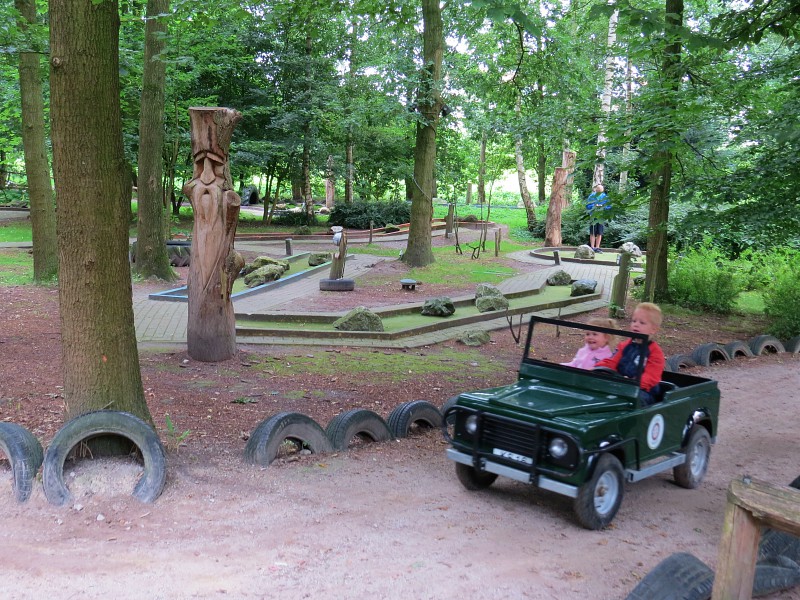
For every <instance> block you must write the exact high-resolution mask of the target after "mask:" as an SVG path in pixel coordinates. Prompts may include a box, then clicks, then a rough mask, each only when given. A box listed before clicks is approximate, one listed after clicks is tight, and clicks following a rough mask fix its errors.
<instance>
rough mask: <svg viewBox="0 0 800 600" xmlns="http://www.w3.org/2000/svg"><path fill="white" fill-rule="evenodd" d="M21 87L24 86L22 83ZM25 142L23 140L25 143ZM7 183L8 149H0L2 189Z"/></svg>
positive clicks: (0, 186) (0, 185) (0, 183)
mask: <svg viewBox="0 0 800 600" xmlns="http://www.w3.org/2000/svg"><path fill="white" fill-rule="evenodd" d="M20 87H22V85H21V84H20ZM21 93H22V91H21V90H20V94H21ZM42 118H44V117H42ZM24 143H25V142H23V145H24ZM7 185H8V164H7V163H6V151H5V150H2V149H0V190H4V189H6V186H7ZM53 229H55V228H53Z"/></svg>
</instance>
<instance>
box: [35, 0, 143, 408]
mask: <svg viewBox="0 0 800 600" xmlns="http://www.w3.org/2000/svg"><path fill="white" fill-rule="evenodd" d="M118 40H119V12H118V7H117V2H116V0H108V1H106V2H102V3H100V4H96V3H94V2H92V0H51V2H50V54H51V58H50V90H51V96H50V97H51V98H52V101H51V107H50V114H51V117H52V141H53V172H54V175H55V183H56V206H57V209H56V216H57V221H58V250H59V256H60V261H59V263H60V264H59V286H58V291H59V303H60V314H61V340H62V357H63V369H64V399H65V404H66V412H67V417H68V418H70V417H74V416H76V415H79V414H82V413H85V412H88V411H91V410H98V409H103V408H108V409H113V410H123V411H127V412H131V413H133V414H135V415H137V416H139V417H142V418H144V419H147V420H148V421H149V420H151V419H150V412H149V410H148V408H147V404H146V402H145V399H144V390H143V388H142V378H141V373H140V371H139V353H138V350H137V348H136V332H135V331H134V327H133V305H132V302H131V277H130V264H129V262H128V220H127V216H128V213H129V211H130V205H128V206H126V205H125V200H124V199H125V197H126V195H127V193H128V190H126V189H125V188H126V186H127V184H128V182H129V176H128V174H127V172H126V169H127V163H126V162H125V154H124V150H123V145H122V124H121V120H120V105H119V98H120V85H119V60H118Z"/></svg>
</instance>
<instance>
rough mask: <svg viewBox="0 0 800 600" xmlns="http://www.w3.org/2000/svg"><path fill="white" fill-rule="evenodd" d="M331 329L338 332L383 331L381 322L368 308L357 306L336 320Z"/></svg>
mask: <svg viewBox="0 0 800 600" xmlns="http://www.w3.org/2000/svg"><path fill="white" fill-rule="evenodd" d="M333 328H334V329H338V330H339V331H383V321H381V318H380V317H379V316H378V315H376V314H375V313H374V312H372V311H371V310H369V309H368V308H366V307H364V306H358V307H356V308H354V309H353V310H351V311H350V312H349V313H347V314H346V315H345V316H343V317H342V318H341V319H336V320H335V321H334V322H333Z"/></svg>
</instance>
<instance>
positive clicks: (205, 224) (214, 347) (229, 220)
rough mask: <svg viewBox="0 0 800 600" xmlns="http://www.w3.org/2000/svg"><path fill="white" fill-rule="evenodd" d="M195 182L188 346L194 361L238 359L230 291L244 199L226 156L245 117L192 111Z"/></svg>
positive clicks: (187, 189) (238, 265) (191, 187)
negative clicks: (240, 213) (236, 130)
mask: <svg viewBox="0 0 800 600" xmlns="http://www.w3.org/2000/svg"><path fill="white" fill-rule="evenodd" d="M189 116H190V119H191V123H192V157H193V160H194V177H193V178H192V180H191V181H189V182H188V183H187V184H186V185H184V186H183V193H184V194H186V196H187V197H188V198H189V199H190V200H191V202H192V208H193V209H194V228H193V230H192V262H191V265H190V266H189V321H188V327H187V344H188V350H189V356H191V357H192V358H194V359H195V360H202V361H205V362H218V361H222V360H227V359H229V358H231V357H233V356H234V355H235V354H236V321H235V318H234V311H233V302H231V289H232V288H233V282H234V280H235V279H236V276H237V275H238V274H239V271H241V270H242V267H244V259H243V258H242V257H241V255H240V254H239V253H238V252H236V251H235V250H234V249H233V238H234V236H235V235H236V225H237V224H238V221H239V206H240V205H241V199H240V198H239V196H238V195H237V194H236V192H234V191H233V189H232V188H233V184H232V182H231V173H230V168H229V166H228V151H229V148H230V142H231V136H232V135H233V129H234V127H236V123H238V122H239V120H240V119H241V118H242V115H241V114H240V113H239V112H238V111H235V110H233V109H230V108H190V109H189Z"/></svg>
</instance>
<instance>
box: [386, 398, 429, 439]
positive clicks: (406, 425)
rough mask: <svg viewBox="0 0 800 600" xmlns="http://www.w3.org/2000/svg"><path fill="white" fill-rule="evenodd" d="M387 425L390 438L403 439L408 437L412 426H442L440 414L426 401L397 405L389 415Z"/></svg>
mask: <svg viewBox="0 0 800 600" xmlns="http://www.w3.org/2000/svg"><path fill="white" fill-rule="evenodd" d="M387 423H388V424H389V431H391V432H392V436H394V437H396V438H404V437H408V432H409V430H410V429H411V426H412V425H422V426H423V427H434V428H436V429H438V428H440V427H441V426H442V413H440V412H439V409H438V408H436V407H435V406H434V405H433V404H431V403H430V402H428V401H427V400H413V401H411V402H403V403H402V404H398V405H397V406H396V407H395V409H394V410H393V411H392V412H391V413H389V418H388V419H387Z"/></svg>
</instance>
